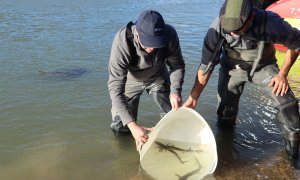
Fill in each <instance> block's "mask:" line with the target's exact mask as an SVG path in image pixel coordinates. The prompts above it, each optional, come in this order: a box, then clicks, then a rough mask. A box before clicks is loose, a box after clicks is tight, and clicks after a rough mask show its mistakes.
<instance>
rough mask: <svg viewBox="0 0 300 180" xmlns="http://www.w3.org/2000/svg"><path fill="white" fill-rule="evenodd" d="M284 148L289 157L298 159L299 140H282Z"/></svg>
mask: <svg viewBox="0 0 300 180" xmlns="http://www.w3.org/2000/svg"><path fill="white" fill-rule="evenodd" d="M284 143H285V150H286V153H287V154H288V156H289V157H291V158H293V159H298V157H299V140H295V141H289V140H286V139H285V140H284Z"/></svg>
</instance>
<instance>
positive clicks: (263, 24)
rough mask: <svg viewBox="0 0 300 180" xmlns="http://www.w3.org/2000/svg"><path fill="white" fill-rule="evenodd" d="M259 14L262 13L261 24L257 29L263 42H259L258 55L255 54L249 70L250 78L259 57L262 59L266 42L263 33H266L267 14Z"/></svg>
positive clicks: (264, 12)
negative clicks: (262, 37)
mask: <svg viewBox="0 0 300 180" xmlns="http://www.w3.org/2000/svg"><path fill="white" fill-rule="evenodd" d="M260 12H262V13H261V15H262V16H261V21H260V22H261V23H260V27H259V34H260V35H263V36H264V40H262V41H259V44H258V53H257V57H256V59H255V60H254V62H253V64H252V68H251V71H250V77H252V76H253V74H254V71H255V70H256V68H257V65H258V63H259V61H260V60H261V57H262V54H263V51H264V46H265V42H266V35H265V32H266V22H267V14H266V11H260Z"/></svg>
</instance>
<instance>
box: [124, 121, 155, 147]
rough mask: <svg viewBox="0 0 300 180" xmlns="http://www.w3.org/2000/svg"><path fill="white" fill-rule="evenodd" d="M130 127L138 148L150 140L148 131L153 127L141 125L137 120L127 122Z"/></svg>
mask: <svg viewBox="0 0 300 180" xmlns="http://www.w3.org/2000/svg"><path fill="white" fill-rule="evenodd" d="M127 126H128V128H129V129H130V131H131V134H132V136H133V137H134V139H135V141H136V145H137V150H138V148H139V147H140V146H142V145H143V144H145V143H146V142H147V140H148V132H149V131H151V130H152V128H146V127H141V126H139V125H138V124H137V123H136V122H135V121H131V122H130V123H128V124H127Z"/></svg>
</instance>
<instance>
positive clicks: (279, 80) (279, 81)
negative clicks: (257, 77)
mask: <svg viewBox="0 0 300 180" xmlns="http://www.w3.org/2000/svg"><path fill="white" fill-rule="evenodd" d="M268 86H269V87H272V86H273V91H272V92H273V93H274V94H275V95H276V96H278V95H279V94H280V95H281V96H283V95H284V94H286V93H287V92H288V90H289V83H288V80H287V78H286V76H285V75H283V74H280V73H278V74H277V75H276V76H275V77H273V78H272V80H271V82H270V84H269V85H268Z"/></svg>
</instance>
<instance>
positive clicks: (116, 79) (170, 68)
mask: <svg viewBox="0 0 300 180" xmlns="http://www.w3.org/2000/svg"><path fill="white" fill-rule="evenodd" d="M166 27H167V28H166V31H167V34H168V35H169V43H168V45H167V46H166V47H164V48H159V49H156V50H155V52H153V53H151V54H148V53H147V52H145V51H144V50H143V48H142V47H141V46H140V44H139V43H138V39H137V31H136V29H135V25H133V26H132V27H131V29H132V32H133V34H134V39H133V43H134V46H135V49H136V55H135V54H131V51H130V49H129V46H128V43H130V42H127V38H126V27H124V28H122V29H121V30H120V31H118V32H117V33H116V35H115V38H114V40H113V43H112V48H111V55H110V60H109V67H108V71H109V80H108V83H107V84H108V89H109V93H110V97H111V100H112V106H113V108H115V109H116V110H117V112H118V113H119V115H120V117H121V119H122V121H123V122H130V121H132V120H134V118H133V116H132V115H131V113H130V111H129V107H128V104H127V101H126V97H125V95H124V91H125V83H126V81H141V82H145V83H148V82H153V81H155V80H156V79H158V78H163V79H165V80H166V81H167V82H170V83H171V84H170V91H171V93H175V94H178V95H181V91H182V84H183V80H184V70H185V63H184V60H183V57H182V54H181V48H180V44H179V38H178V36H177V32H176V30H175V29H174V28H173V27H172V26H170V25H166Z"/></svg>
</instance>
